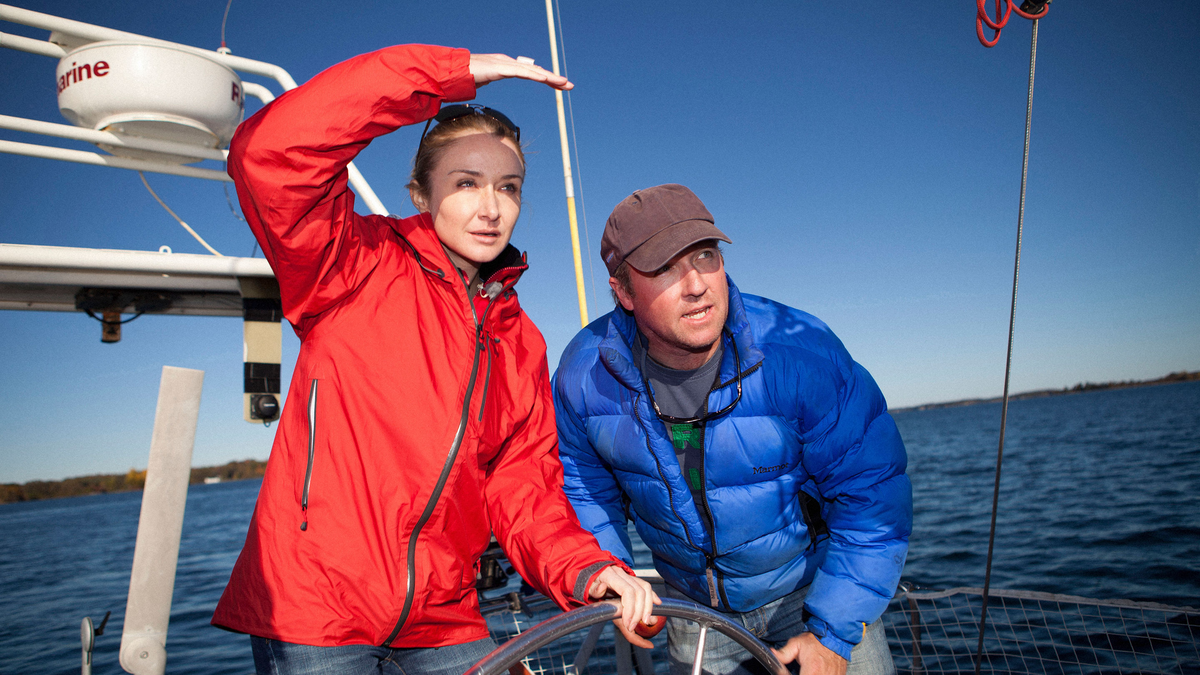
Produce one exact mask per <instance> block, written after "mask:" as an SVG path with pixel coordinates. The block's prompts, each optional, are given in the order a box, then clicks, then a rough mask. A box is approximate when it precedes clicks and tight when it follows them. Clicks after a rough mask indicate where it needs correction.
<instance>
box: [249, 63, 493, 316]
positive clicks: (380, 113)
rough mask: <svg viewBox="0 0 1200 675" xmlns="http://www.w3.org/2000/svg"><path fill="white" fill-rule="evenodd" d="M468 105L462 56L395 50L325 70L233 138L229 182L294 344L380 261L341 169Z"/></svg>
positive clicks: (373, 224) (470, 86) (471, 85)
mask: <svg viewBox="0 0 1200 675" xmlns="http://www.w3.org/2000/svg"><path fill="white" fill-rule="evenodd" d="M474 95H475V82H474V79H473V78H472V77H471V73H470V53H469V52H467V51H466V50H462V49H449V48H446V47H430V46H425V45H401V46H397V47H389V48H387V49H382V50H380V51H376V52H372V53H369V54H363V55H361V56H357V57H355V58H352V59H350V60H348V61H344V62H342V63H339V64H338V65H336V66H333V67H331V68H329V69H328V70H326V71H324V72H322V73H320V74H318V75H317V76H316V77H314V78H313V79H312V80H310V81H309V82H308V83H306V84H304V85H303V86H301V87H299V88H296V89H293V90H291V91H289V92H286V93H285V94H283V95H282V96H280V97H279V98H278V99H276V100H275V101H274V102H272V103H271V104H270V105H268V106H266V107H265V108H263V109H262V110H260V111H259V112H258V113H257V114H256V115H254V116H253V117H251V118H250V119H248V120H246V121H245V122H244V123H243V124H242V125H241V126H240V127H239V128H238V131H237V133H236V134H235V135H234V137H233V141H232V142H231V143H230V147H229V175H230V176H232V177H233V180H234V183H235V184H236V185H237V190H238V199H239V200H240V202H241V204H242V210H243V212H244V213H245V214H246V220H247V222H248V223H249V224H250V228H251V229H252V230H253V231H254V235H255V237H257V239H258V241H259V243H260V244H261V245H262V249H263V253H264V254H265V255H266V257H267V260H269V261H270V263H271V268H272V269H274V270H275V276H276V277H277V278H278V279H279V287H280V291H281V293H282V296H283V310H284V315H285V316H286V317H287V319H288V321H289V322H291V324H292V325H293V326H295V327H296V330H297V331H298V332H299V333H300V334H301V335H303V334H304V332H306V331H307V329H308V326H309V324H310V322H311V321H312V319H314V318H315V317H317V316H318V315H320V314H321V313H322V312H324V311H326V310H328V309H329V308H330V307H332V306H334V305H335V304H337V303H338V302H339V301H341V300H342V299H343V298H345V297H346V296H347V295H349V294H350V293H351V292H352V291H353V290H354V289H355V288H357V287H358V285H359V284H360V283H361V282H362V280H363V279H364V278H365V277H366V276H367V275H369V274H370V273H371V270H372V269H374V263H375V261H376V260H377V255H378V250H379V249H378V247H377V246H373V243H374V242H375V241H376V240H377V237H378V232H379V228H380V227H382V223H381V222H379V220H378V217H371V218H363V217H362V216H358V215H356V214H355V213H354V194H353V193H352V192H351V191H350V189H349V186H348V174H347V171H346V165H347V164H349V163H350V161H351V160H352V159H354V157H355V156H356V155H357V154H358V153H359V152H361V151H362V150H363V148H365V147H366V146H367V144H369V143H370V142H371V140H372V139H374V138H376V137H378V136H382V135H383V134H386V133H390V132H392V131H395V130H396V129H397V128H399V127H400V126H402V125H405V124H413V123H415V122H421V121H424V120H427V119H429V118H431V117H433V116H434V115H435V114H437V111H438V108H439V106H440V104H441V102H442V101H444V100H449V101H457V100H465V99H469V98H472V97H474Z"/></svg>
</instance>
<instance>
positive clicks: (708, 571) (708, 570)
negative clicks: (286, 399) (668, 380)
mask: <svg viewBox="0 0 1200 675" xmlns="http://www.w3.org/2000/svg"><path fill="white" fill-rule="evenodd" d="M641 397H642V395H641V394H640V393H637V394H636V395H635V396H634V397H633V416H634V418H635V419H637V421H638V424H639V425H641V427H642V429H645V430H646V451H647V452H649V453H650V456H651V457H653V458H654V465H655V466H656V467H657V468H658V478H659V480H661V481H662V482H663V485H664V486H666V488H667V501H668V502H669V503H670V504H671V513H673V514H675V518H676V520H678V521H679V524H680V526H682V528H683V536H684V537H685V538H687V542H688V545H689V546H691V547H692V548H694V549H697V550H700V547H699V546H697V545H696V542H694V541H692V533H691V532H688V528H687V523H685V522H683V516H681V515H679V512H678V511H676V510H675V493H674V492H672V491H671V483H670V482H668V481H667V477H666V475H665V474H664V473H663V467H662V462H660V461H658V455H656V454H654V449H653V448H651V447H650V433H649V429H647V428H646V425H645V424H642V416H641V415H640V414H638V401H639V400H640V399H641ZM713 545H714V546H715V545H716V543H715V541H714V543H713ZM704 560H705V565H704V573H705V576H706V577H707V578H708V591H709V600H710V602H711V603H712V606H713V607H716V606H717V595H716V590H715V589H716V586H715V585H714V584H713V577H712V568H713V558H712V556H711V555H709V554H708V553H705V554H704Z"/></svg>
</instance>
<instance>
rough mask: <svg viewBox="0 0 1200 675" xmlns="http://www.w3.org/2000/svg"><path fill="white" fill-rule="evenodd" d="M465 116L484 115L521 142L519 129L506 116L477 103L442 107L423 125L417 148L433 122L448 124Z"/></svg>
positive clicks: (423, 140)
mask: <svg viewBox="0 0 1200 675" xmlns="http://www.w3.org/2000/svg"><path fill="white" fill-rule="evenodd" d="M467 115H485V116H487V117H490V118H492V119H494V120H496V121H497V122H499V123H500V124H502V125H504V127H505V128H506V129H508V130H509V131H511V132H513V136H516V137H517V143H520V142H521V128H520V127H518V126H517V125H515V124H513V122H512V120H510V119H508V116H507V115H505V114H504V113H502V112H500V111H499V110H493V109H492V108H489V107H487V106H485V105H479V104H478V103H456V104H454V105H448V106H445V107H443V108H442V109H441V110H439V111H438V114H437V115H434V117H433V119H431V120H429V121H428V122H426V123H425V130H424V131H422V132H421V142H420V143H418V144H417V147H420V144H421V143H424V142H425V134H427V133H429V125H430V124H433V123H434V122H437V123H438V124H441V123H442V122H449V121H450V120H455V119H458V118H460V117H466V116H467Z"/></svg>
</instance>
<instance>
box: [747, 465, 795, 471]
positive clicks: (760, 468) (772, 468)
mask: <svg viewBox="0 0 1200 675" xmlns="http://www.w3.org/2000/svg"><path fill="white" fill-rule="evenodd" d="M785 468H787V464H777V465H775V466H756V467H754V473H775V472H776V471H779V470H780V469H785Z"/></svg>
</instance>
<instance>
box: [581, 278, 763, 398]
mask: <svg viewBox="0 0 1200 675" xmlns="http://www.w3.org/2000/svg"><path fill="white" fill-rule="evenodd" d="M725 280H726V281H727V282H728V284H729V317H728V318H727V319H725V330H724V332H723V333H724V334H723V337H722V340H724V342H725V348H724V349H723V350H721V385H722V386H726V385H728V384H730V383H731V382H734V381H736V380H737V376H738V373H737V368H736V367H735V362H736V361H740V362H741V371H742V373H741V374H742V375H743V376H745V375H746V374H747V373H748V372H749V371H751V370H753V369H754V368H756V367H757V366H758V365H759V364H760V363H762V360H763V353H762V350H761V349H759V347H758V346H757V345H756V344H755V341H754V334H753V332H752V331H751V329H750V319H749V317H748V316H747V315H746V308H745V306H744V305H743V304H742V294H741V292H740V291H738V288H737V286H736V285H735V284H734V283H733V279H730V278H729V275H728V274H727V275H725ZM609 317H610V318H609V322H608V333H607V334H606V335H605V337H604V339H603V340H601V341H600V347H599V350H600V359H601V361H603V362H604V366H605V368H607V369H608V371H609V373H611V374H612V376H613V377H614V378H615V379H616V380H617V381H618V382H620V383H621V384H623V385H625V386H626V387H628V388H630V389H633V390H634V391H638V392H644V391H645V388H646V387H645V384H644V380H643V375H642V373H641V371H639V370H638V368H637V366H636V365H635V364H634V359H633V348H632V345H633V341H634V340H636V339H638V329H637V323H636V322H635V321H634V319H633V315H632V314H629V313H628V312H626V311H624V310H623V309H621V308H620V307H617V308H616V309H614V310H613V311H612V313H611V314H609ZM731 337H732V339H733V341H734V344H735V345H736V347H737V358H736V359H735V357H734V353H733V351H734V350H733V349H730V344H729V340H730V338H731Z"/></svg>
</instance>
